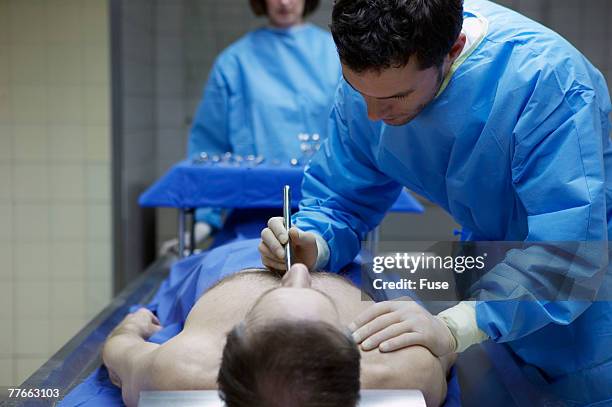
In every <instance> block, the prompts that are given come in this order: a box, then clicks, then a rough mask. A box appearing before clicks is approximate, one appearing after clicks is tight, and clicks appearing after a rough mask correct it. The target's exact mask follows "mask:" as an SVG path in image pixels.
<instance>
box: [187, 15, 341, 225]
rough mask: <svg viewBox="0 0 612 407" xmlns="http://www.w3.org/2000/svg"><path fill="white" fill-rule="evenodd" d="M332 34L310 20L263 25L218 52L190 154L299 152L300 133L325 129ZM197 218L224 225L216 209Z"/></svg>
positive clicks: (334, 74) (278, 156)
mask: <svg viewBox="0 0 612 407" xmlns="http://www.w3.org/2000/svg"><path fill="white" fill-rule="evenodd" d="M340 72H341V71H340V62H339V59H338V54H337V52H336V47H335V45H334V43H333V40H332V38H331V35H330V34H329V33H328V32H326V31H324V30H322V29H320V28H318V27H316V26H314V25H311V24H303V25H300V26H297V27H292V28H289V29H276V28H261V29H258V30H255V31H252V32H250V33H248V34H247V35H245V36H244V37H242V38H241V39H240V40H238V41H237V42H235V43H234V44H232V45H231V46H229V47H228V48H227V49H226V50H224V51H223V52H222V53H221V54H220V55H219V57H218V58H217V60H216V62H215V64H214V66H213V68H212V71H211V73H210V75H209V79H208V83H207V84H206V86H205V88H204V95H203V98H202V101H201V103H200V105H199V107H198V110H197V112H196V115H195V119H194V123H193V126H192V129H191V133H190V136H189V146H188V154H189V157H191V158H193V157H194V156H198V155H199V153H201V152H207V153H208V154H209V156H211V155H214V154H223V153H225V152H232V153H234V154H238V155H242V156H247V155H250V154H253V155H260V156H263V157H264V158H265V159H266V160H267V161H268V162H269V161H271V160H280V161H282V162H285V163H288V162H289V161H290V160H291V158H300V157H301V155H302V152H301V151H300V142H299V140H298V138H297V136H298V134H300V133H307V134H319V135H320V136H321V137H322V138H324V137H325V136H326V134H327V131H326V128H327V118H328V116H329V112H330V110H331V107H332V105H333V101H334V93H335V90H336V87H337V85H338V81H339V79H340V76H341V73H340ZM197 218H198V220H204V221H207V222H208V223H211V224H212V225H213V226H215V227H219V226H220V225H221V221H220V218H219V211H218V210H213V211H211V210H206V211H198V214H197Z"/></svg>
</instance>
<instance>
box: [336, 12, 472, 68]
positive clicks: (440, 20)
mask: <svg viewBox="0 0 612 407" xmlns="http://www.w3.org/2000/svg"><path fill="white" fill-rule="evenodd" d="M462 26H463V0H336V2H335V4H334V9H333V12H332V23H331V26H330V28H331V32H332V35H333V37H334V41H335V42H336V47H337V48H338V54H339V55H340V60H341V61H342V63H343V64H344V65H346V66H347V67H348V68H349V69H351V70H353V71H355V72H358V73H361V72H366V71H370V70H371V71H376V72H380V71H383V70H385V69H388V68H392V67H394V68H399V67H403V66H406V64H408V60H409V59H410V58H411V57H413V56H416V58H417V62H418V66H419V68H420V69H428V68H431V67H433V66H436V67H440V66H441V65H442V62H443V61H444V57H445V56H446V55H447V54H448V53H449V52H450V50H451V48H452V46H453V44H454V43H455V41H456V40H457V38H458V37H459V34H460V33H461V28H462Z"/></svg>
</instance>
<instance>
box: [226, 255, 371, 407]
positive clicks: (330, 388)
mask: <svg viewBox="0 0 612 407" xmlns="http://www.w3.org/2000/svg"><path fill="white" fill-rule="evenodd" d="M359 363H360V355H359V351H358V349H357V345H356V344H355V342H354V341H353V340H352V338H351V336H350V333H349V332H348V330H347V329H346V328H345V327H344V326H342V324H341V322H340V319H339V315H338V310H337V307H336V304H335V303H334V301H333V299H332V298H330V297H329V296H328V295H327V294H325V293H323V292H321V291H319V290H316V289H314V288H313V287H312V276H311V274H310V273H309V271H308V269H307V267H306V266H304V265H302V264H295V265H293V266H292V267H291V269H290V270H289V271H288V272H287V273H285V275H284V276H283V277H282V279H281V280H280V284H279V286H278V287H275V288H272V289H271V290H269V291H267V292H265V293H264V294H262V295H261V297H260V298H259V299H258V300H257V301H256V303H255V305H254V306H253V307H252V309H251V310H250V311H249V313H248V314H247V316H246V317H245V319H244V320H243V321H242V322H241V323H240V324H238V325H237V326H236V327H234V329H232V331H231V332H230V333H229V334H228V336H227V342H226V345H225V348H224V350H223V358H222V362H221V368H220V369H219V377H218V383H219V390H220V393H221V395H222V397H223V399H224V401H225V402H226V404H227V405H228V407H234V406H296V407H298V406H300V407H301V406H317V407H318V406H321V407H324V406H330V407H331V406H349V407H350V406H355V405H356V404H357V401H358V399H359V366H360V365H359Z"/></svg>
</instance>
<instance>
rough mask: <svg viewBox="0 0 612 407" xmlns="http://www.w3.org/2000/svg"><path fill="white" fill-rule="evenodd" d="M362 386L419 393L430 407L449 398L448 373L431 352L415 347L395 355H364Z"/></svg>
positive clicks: (370, 352)
mask: <svg viewBox="0 0 612 407" xmlns="http://www.w3.org/2000/svg"><path fill="white" fill-rule="evenodd" d="M361 357H362V362H361V385H362V387H363V388H366V389H367V388H370V389H417V390H421V391H422V392H423V394H424V396H425V400H426V401H427V405H428V406H438V405H440V404H441V403H442V402H443V401H444V399H445V398H446V371H445V369H444V367H443V366H442V363H441V362H440V359H438V358H437V357H436V356H434V355H433V354H432V353H431V352H430V351H429V349H427V348H424V347H421V346H411V347H408V348H404V349H400V350H397V351H395V352H389V353H381V352H380V351H378V349H375V350H373V351H369V352H361Z"/></svg>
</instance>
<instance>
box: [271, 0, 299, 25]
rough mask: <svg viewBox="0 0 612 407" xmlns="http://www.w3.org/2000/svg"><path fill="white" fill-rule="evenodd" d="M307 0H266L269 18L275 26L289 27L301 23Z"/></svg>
mask: <svg viewBox="0 0 612 407" xmlns="http://www.w3.org/2000/svg"><path fill="white" fill-rule="evenodd" d="M304 2H305V0H266V9H267V11H268V19H269V20H270V24H271V25H273V26H274V27H279V28H289V27H291V26H294V25H297V24H300V23H301V22H302V16H303V15H304Z"/></svg>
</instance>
